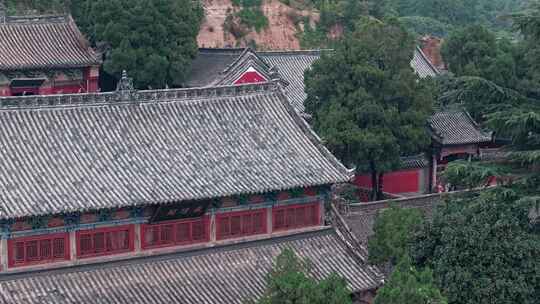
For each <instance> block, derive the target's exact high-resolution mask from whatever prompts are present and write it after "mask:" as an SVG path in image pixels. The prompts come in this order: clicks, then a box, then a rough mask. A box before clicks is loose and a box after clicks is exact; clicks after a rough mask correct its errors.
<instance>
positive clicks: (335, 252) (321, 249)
mask: <svg viewBox="0 0 540 304" xmlns="http://www.w3.org/2000/svg"><path fill="white" fill-rule="evenodd" d="M284 248H290V249H292V250H293V251H295V253H296V254H297V255H299V256H300V257H302V258H307V259H309V260H310V261H311V265H312V271H311V274H312V275H313V276H314V277H315V278H316V279H322V278H324V277H326V276H328V275H330V274H331V273H332V272H337V273H338V274H339V275H341V276H342V277H344V278H345V279H346V281H347V283H348V285H349V288H350V290H351V291H353V292H360V291H366V290H372V289H374V288H377V287H378V286H380V282H381V280H380V279H381V275H380V273H379V272H378V271H377V270H376V269H374V268H373V267H369V266H366V265H364V264H363V263H362V262H361V259H359V258H358V257H357V256H356V255H355V254H354V253H353V252H352V251H351V250H349V248H348V247H347V246H346V245H345V243H344V242H343V241H342V240H341V239H340V238H339V237H338V236H337V234H336V233H335V232H334V231H333V230H331V229H328V230H322V231H319V232H312V233H305V234H301V235H296V236H291V237H285V238H273V239H270V240H266V241H257V242H253V243H247V244H246V243H244V244H239V245H233V246H229V247H217V248H212V249H205V250H202V251H198V252H186V253H177V254H173V255H169V256H161V257H160V256H158V257H149V258H144V259H136V260H128V261H125V262H116V263H104V264H101V265H88V266H79V267H73V268H67V269H60V270H53V271H46V272H41V273H28V274H22V275H15V276H3V277H0V288H1V289H2V292H1V293H0V300H1V302H2V303H27V304H34V303H35V304H42V303H55V304H67V303H96V304H109V303H132V304H150V303H151V304H165V303H186V304H189V303H227V304H228V303H246V301H248V300H253V299H255V298H258V297H260V296H261V295H262V294H263V292H264V290H265V287H266V275H267V273H268V272H269V270H270V269H271V268H272V265H273V263H274V261H275V258H276V257H277V255H279V254H280V253H281V251H282V250H283V249H284ZM329 257H331V258H329Z"/></svg>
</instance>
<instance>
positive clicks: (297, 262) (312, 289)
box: [257, 249, 352, 304]
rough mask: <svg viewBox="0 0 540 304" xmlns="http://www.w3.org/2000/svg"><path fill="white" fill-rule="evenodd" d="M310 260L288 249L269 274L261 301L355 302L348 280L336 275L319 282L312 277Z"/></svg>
mask: <svg viewBox="0 0 540 304" xmlns="http://www.w3.org/2000/svg"><path fill="white" fill-rule="evenodd" d="M309 265H310V264H309V262H308V261H306V260H302V259H300V258H298V257H297V256H296V254H295V253H294V252H293V251H292V250H291V249H284V250H283V251H282V252H281V254H280V255H279V256H278V257H277V259H276V263H275V266H274V268H273V269H272V271H271V272H270V273H269V274H268V278H267V289H266V292H265V294H264V296H263V297H262V298H261V299H260V300H258V301H257V303H259V304H282V303H291V304H346V303H352V301H351V292H350V291H349V289H348V288H347V283H346V281H345V280H344V279H343V278H340V277H339V276H337V275H336V274H332V275H330V276H329V277H328V278H326V279H324V280H322V281H320V282H317V281H316V280H315V279H313V278H312V277H311V276H309V271H310V266H309Z"/></svg>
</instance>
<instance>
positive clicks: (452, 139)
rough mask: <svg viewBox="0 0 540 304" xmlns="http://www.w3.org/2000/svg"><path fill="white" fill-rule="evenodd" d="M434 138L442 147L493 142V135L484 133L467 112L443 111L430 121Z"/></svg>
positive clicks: (434, 115)
mask: <svg viewBox="0 0 540 304" xmlns="http://www.w3.org/2000/svg"><path fill="white" fill-rule="evenodd" d="M429 126H430V130H431V133H432V137H433V139H434V140H435V141H437V142H438V143H439V144H442V145H464V144H478V143H486V142H490V141H491V134H490V133H488V132H484V131H482V130H481V129H480V128H479V126H478V124H477V123H476V122H475V121H474V120H473V119H472V117H471V116H470V115H469V114H468V113H467V112H465V111H441V112H437V113H435V114H433V116H431V118H430V120H429Z"/></svg>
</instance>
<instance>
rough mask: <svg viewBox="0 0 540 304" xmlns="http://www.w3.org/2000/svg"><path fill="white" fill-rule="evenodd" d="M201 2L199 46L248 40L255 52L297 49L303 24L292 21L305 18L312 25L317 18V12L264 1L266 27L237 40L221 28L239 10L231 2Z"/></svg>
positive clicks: (251, 31)
mask: <svg viewBox="0 0 540 304" xmlns="http://www.w3.org/2000/svg"><path fill="white" fill-rule="evenodd" d="M202 2H203V6H204V10H205V20H204V21H203V24H202V25H201V30H200V32H199V36H198V37H197V40H198V43H199V46H200V47H235V46H247V45H248V43H249V42H250V41H254V42H255V43H256V45H257V47H258V48H259V49H264V50H287V49H289V50H290V49H299V48H300V42H299V38H298V32H299V31H300V32H301V31H302V28H303V25H302V24H301V23H298V22H296V24H298V25H296V24H295V20H300V19H301V18H302V16H307V17H309V19H310V22H314V21H315V20H318V18H319V15H318V13H317V12H313V11H302V10H297V9H295V8H291V7H289V6H287V5H285V4H283V3H282V2H280V1H279V0H264V1H263V5H262V11H263V13H264V15H265V16H266V17H267V18H268V23H269V24H268V27H267V28H266V29H264V30H261V32H260V33H257V32H256V31H255V30H253V29H251V30H249V33H248V34H247V35H246V36H245V37H242V38H240V39H237V38H235V37H234V35H232V34H231V33H230V32H228V31H227V30H225V29H224V26H223V25H224V23H225V19H226V18H227V16H228V15H232V14H234V12H236V11H238V9H239V8H236V7H234V6H233V5H232V2H231V0H202Z"/></svg>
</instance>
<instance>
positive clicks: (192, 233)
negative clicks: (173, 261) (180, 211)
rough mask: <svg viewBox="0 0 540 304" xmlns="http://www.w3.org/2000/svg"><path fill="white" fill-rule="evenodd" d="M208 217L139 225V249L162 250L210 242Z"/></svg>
mask: <svg viewBox="0 0 540 304" xmlns="http://www.w3.org/2000/svg"><path fill="white" fill-rule="evenodd" d="M209 228H210V227H209V220H208V216H203V217H199V218H196V219H183V220H172V221H164V222H162V223H159V224H143V225H141V248H142V249H151V248H162V247H171V246H180V245H190V244H197V243H204V242H208V241H209V240H210V229H209Z"/></svg>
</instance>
